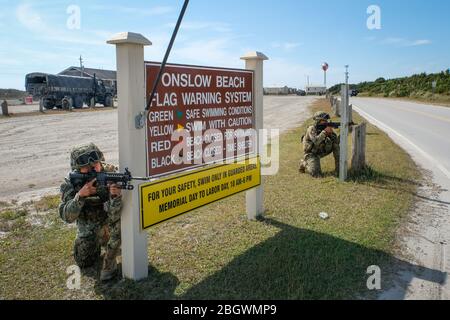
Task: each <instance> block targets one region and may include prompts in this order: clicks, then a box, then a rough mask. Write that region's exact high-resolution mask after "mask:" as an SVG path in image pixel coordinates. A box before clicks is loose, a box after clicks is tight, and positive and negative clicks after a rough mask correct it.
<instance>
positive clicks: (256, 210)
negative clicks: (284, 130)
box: [241, 51, 269, 220]
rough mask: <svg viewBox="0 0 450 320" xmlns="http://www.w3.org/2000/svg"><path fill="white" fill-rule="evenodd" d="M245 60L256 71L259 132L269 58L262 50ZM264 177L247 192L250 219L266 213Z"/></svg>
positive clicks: (261, 149) (260, 145) (261, 144)
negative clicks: (265, 68) (265, 66)
mask: <svg viewBox="0 0 450 320" xmlns="http://www.w3.org/2000/svg"><path fill="white" fill-rule="evenodd" d="M241 59H242V60H244V61H245V68H246V69H247V70H253V71H254V84H253V88H254V95H255V96H254V97H253V106H254V108H255V109H254V112H255V119H256V125H255V129H256V131H257V132H258V133H259V132H260V130H261V129H263V128H264V121H263V120H264V110H263V108H264V100H263V99H264V89H263V79H264V78H263V70H264V61H265V60H269V58H267V56H265V55H264V54H263V53H261V52H256V51H254V52H249V53H247V54H246V55H245V56H243V57H241ZM263 152H264V141H263V139H262V138H261V135H260V134H258V154H263ZM263 182H264V179H263V178H262V177H261V186H259V187H258V188H255V189H252V190H250V191H247V194H246V207H247V216H248V218H249V219H250V220H256V219H258V218H261V217H262V216H263V215H264V184H263Z"/></svg>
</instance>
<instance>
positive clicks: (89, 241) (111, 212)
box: [59, 144, 122, 269]
mask: <svg viewBox="0 0 450 320" xmlns="http://www.w3.org/2000/svg"><path fill="white" fill-rule="evenodd" d="M89 150H96V151H98V152H99V154H100V155H101V157H102V159H101V160H103V161H104V157H103V154H102V153H101V152H100V151H99V150H98V148H97V147H95V145H93V144H90V145H86V146H80V147H76V148H74V149H73V151H72V154H71V165H72V170H74V171H77V170H79V169H80V168H79V167H77V165H76V163H75V160H76V158H77V155H81V154H83V153H86V152H89ZM102 168H103V170H104V171H106V172H116V171H117V168H116V167H114V166H112V165H107V164H105V163H104V162H102ZM82 187H83V185H73V184H72V183H71V181H70V179H69V178H66V179H65V182H64V183H63V184H62V185H61V204H60V205H59V214H60V216H61V218H62V219H63V220H64V221H65V222H67V223H74V222H76V223H77V227H78V233H77V238H76V240H75V244H74V258H75V261H76V263H77V265H78V266H79V267H80V268H88V267H91V266H93V265H94V264H95V263H96V262H97V261H98V259H99V258H100V254H101V246H106V253H105V258H104V265H103V269H111V268H115V263H116V261H115V260H116V257H117V255H118V254H119V251H120V246H121V237H120V218H121V209H122V197H121V196H119V197H116V198H112V197H111V195H110V193H109V190H108V189H107V188H106V187H100V186H98V187H97V194H96V195H95V196H91V197H89V198H81V197H80V196H79V194H78V192H79V191H80V189H81V188H82Z"/></svg>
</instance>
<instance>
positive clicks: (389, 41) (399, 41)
mask: <svg viewBox="0 0 450 320" xmlns="http://www.w3.org/2000/svg"><path fill="white" fill-rule="evenodd" d="M381 44H385V45H395V46H399V47H416V46H424V45H429V44H432V41H431V40H428V39H421V40H409V39H405V38H386V39H384V40H383V41H381Z"/></svg>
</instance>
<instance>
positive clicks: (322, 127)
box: [316, 121, 356, 133]
mask: <svg viewBox="0 0 450 320" xmlns="http://www.w3.org/2000/svg"><path fill="white" fill-rule="evenodd" d="M349 125H350V126H354V125H356V123H354V122H353V121H352V122H350V123H349ZM341 126H342V124H341V123H339V122H328V123H325V124H319V125H317V126H316V130H317V132H319V133H320V132H322V131H324V130H325V129H326V128H330V127H331V128H333V129H339V128H340V127H341Z"/></svg>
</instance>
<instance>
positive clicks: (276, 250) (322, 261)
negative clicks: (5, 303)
mask: <svg viewBox="0 0 450 320" xmlns="http://www.w3.org/2000/svg"><path fill="white" fill-rule="evenodd" d="M313 109H314V111H316V110H318V109H323V110H325V111H327V110H329V108H328V106H327V104H326V102H325V101H324V100H320V101H319V102H317V103H316V104H315V105H314V106H313ZM354 120H355V122H361V121H362V119H361V118H359V117H358V116H357V115H356V114H355V116H354ZM306 125H307V124H305V126H303V127H301V128H298V129H296V130H292V131H289V132H287V133H285V134H283V135H282V136H281V140H280V142H281V149H280V155H281V159H280V171H279V173H278V174H277V175H276V176H270V177H266V178H265V201H264V203H265V208H266V210H267V212H266V219H265V220H264V221H260V222H250V221H248V220H247V219H246V215H245V195H244V194H240V195H238V196H236V197H233V198H230V199H226V200H223V201H221V202H218V203H214V204H212V205H209V206H206V207H203V208H201V209H199V210H196V211H194V212H192V213H190V214H188V215H184V216H181V217H179V218H177V219H174V220H171V221H169V222H167V223H164V224H162V225H159V226H157V227H155V228H152V229H151V230H150V231H149V257H150V262H149V278H148V279H147V280H146V281H142V282H139V283H133V282H131V281H126V280H120V281H117V282H113V283H110V284H101V283H99V282H98V281H97V279H98V273H99V267H97V268H93V269H91V270H87V271H86V272H85V273H84V275H83V278H82V290H79V291H73V290H68V289H66V286H65V285H66V280H67V277H68V275H67V274H66V268H67V267H68V266H70V265H72V264H74V261H73V258H72V244H73V240H74V238H75V233H76V230H74V229H71V228H67V227H66V226H65V225H64V224H63V223H62V222H61V221H60V220H59V219H58V216H57V212H56V210H54V209H53V210H51V214H50V216H51V217H52V219H53V221H54V223H53V224H52V225H51V226H50V227H49V228H32V229H31V230H27V231H26V232H25V231H19V232H15V233H13V234H12V235H11V236H8V237H7V238H6V239H3V240H0V298H5V299H42V298H44V299H349V298H357V297H361V295H364V296H366V294H368V293H367V288H366V281H367V277H368V276H367V275H366V271H367V268H368V267H369V266H371V265H374V264H375V265H379V266H385V265H387V264H388V263H389V262H392V261H393V260H394V258H393V257H392V255H391V250H392V246H393V243H394V233H395V230H396V227H397V226H398V224H399V222H400V221H401V219H402V218H403V217H404V216H405V215H406V213H407V212H408V210H409V208H410V206H411V204H412V202H413V199H414V193H415V190H416V188H417V183H416V182H415V181H416V180H417V179H419V178H420V174H419V172H418V171H417V169H416V167H415V165H414V163H413V162H412V160H411V159H410V158H409V156H408V155H407V154H406V153H405V152H403V151H402V150H401V149H400V148H399V147H398V146H397V145H395V144H394V143H393V142H392V141H391V140H390V139H389V138H388V137H387V136H386V135H385V134H383V133H382V132H380V131H379V130H378V129H376V128H375V127H373V126H370V125H369V126H368V140H367V160H368V165H369V167H368V169H367V171H366V172H365V173H364V174H363V175H358V176H355V177H353V178H352V179H351V180H350V181H349V182H347V183H339V182H338V181H337V179H336V178H335V177H334V176H333V175H332V173H333V171H334V160H333V159H332V156H331V157H329V158H326V159H324V160H323V162H322V169H323V170H324V173H325V177H324V178H322V179H314V178H311V177H309V176H307V175H301V174H299V173H298V162H299V160H300V158H301V157H302V156H303V154H302V151H301V146H300V144H299V142H300V137H301V136H302V135H303V133H304V132H305V130H306ZM322 211H324V212H327V213H328V214H329V215H330V218H329V219H328V220H326V221H324V220H321V219H320V218H319V213H320V212H322ZM382 270H386V269H385V268H382ZM383 275H384V276H385V274H383ZM385 280H386V277H383V281H385ZM383 285H384V283H383Z"/></svg>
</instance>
